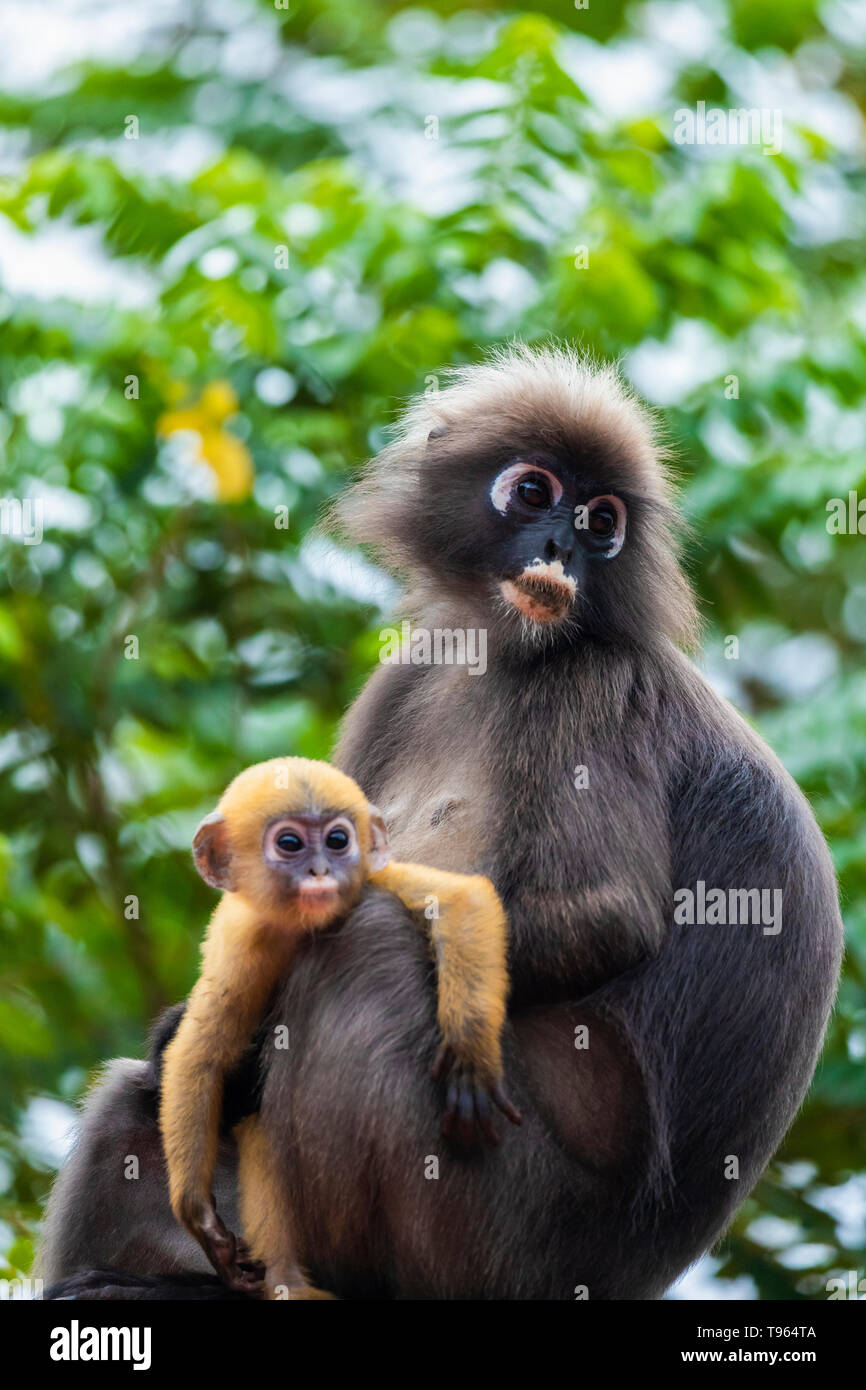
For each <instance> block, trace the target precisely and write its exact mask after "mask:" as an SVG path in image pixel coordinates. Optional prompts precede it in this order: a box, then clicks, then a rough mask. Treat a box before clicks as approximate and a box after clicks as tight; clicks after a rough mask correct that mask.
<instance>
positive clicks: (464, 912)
mask: <svg viewBox="0 0 866 1390" xmlns="http://www.w3.org/2000/svg"><path fill="white" fill-rule="evenodd" d="M371 881H372V882H373V883H375V884H377V885H378V886H380V887H383V888H387V889H388V890H389V891H390V892H392V893H395V894H396V895H397V897H399V898H400V899H401V900H402V901H403V902H404V903H405V904H406V906H407V907H409V908H410V909H411V910H412V911H415V912H424V914H425V916H426V918H427V920H428V921H429V923H430V928H429V930H430V939H431V942H432V945H433V948H434V951H435V954H436V966H437V976H438V1010H437V1013H438V1019H439V1027H440V1031H441V1034H442V1043H441V1046H440V1048H439V1052H438V1055H437V1057H436V1061H435V1063H434V1067H433V1076H434V1079H437V1080H438V1079H439V1078H444V1079H445V1080H446V1083H447V1084H446V1103H445V1111H444V1114H443V1117H442V1130H443V1133H444V1134H446V1135H447V1136H449V1137H454V1138H456V1139H458V1140H459V1141H460V1142H461V1143H464V1144H471V1143H473V1142H474V1140H475V1138H476V1133H477V1131H480V1132H481V1134H482V1136H483V1137H484V1139H486V1140H487V1142H488V1143H490V1144H496V1143H497V1142H498V1139H497V1135H496V1131H495V1129H494V1126H493V1115H492V1105H495V1106H497V1107H498V1108H499V1109H500V1110H501V1111H502V1113H503V1114H504V1115H505V1116H507V1118H508V1119H509V1120H510V1121H511V1123H512V1124H520V1120H521V1117H520V1114H519V1112H518V1111H517V1110H516V1109H515V1107H514V1106H513V1105H512V1103H511V1101H510V1100H509V1099H508V1097H507V1096H506V1094H505V1092H504V1090H503V1085H502V1026H503V1024H504V1022H505V1005H506V999H507V996H508V967H507V953H508V921H507V918H506V915H505V909H504V908H503V906H502V903H501V901H500V898H499V895H498V893H497V892H496V889H495V888H494V887H493V884H492V883H491V882H490V880H489V879H487V878H484V877H483V876H482V875H480V874H473V875H469V874H452V873H446V872H445V871H444V870H441V869H431V868H427V867H426V866H424V865H421V864H394V863H391V864H388V865H386V867H385V868H384V869H381V870H380V871H379V872H378V873H377V874H375V875H374V876H373V878H372V880H371Z"/></svg>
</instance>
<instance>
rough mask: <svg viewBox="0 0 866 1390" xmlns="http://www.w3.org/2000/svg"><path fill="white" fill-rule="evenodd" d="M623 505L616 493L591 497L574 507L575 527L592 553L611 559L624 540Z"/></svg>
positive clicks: (624, 515)
mask: <svg viewBox="0 0 866 1390" xmlns="http://www.w3.org/2000/svg"><path fill="white" fill-rule="evenodd" d="M626 516H627V513H626V506H625V503H624V502H623V501H622V500H621V499H620V498H619V497H613V496H607V497H593V499H592V501H591V502H585V503H583V504H581V505H580V506H577V507H575V509H574V525H575V529H576V531H577V532H578V534H579V535H580V537H581V538H582V540H583V543H584V546H585V548H586V549H587V550H588V551H589V552H590V554H591V555H595V556H597V557H598V558H599V559H601V560H612V559H613V557H614V556H615V555H618V554H619V552H620V551H621V550H622V547H623V542H624V541H625V528H626Z"/></svg>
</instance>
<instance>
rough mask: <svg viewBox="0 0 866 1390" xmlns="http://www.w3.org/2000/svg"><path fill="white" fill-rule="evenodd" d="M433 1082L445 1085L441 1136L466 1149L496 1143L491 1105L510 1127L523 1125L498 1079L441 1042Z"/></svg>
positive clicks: (484, 1068)
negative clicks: (475, 1145)
mask: <svg viewBox="0 0 866 1390" xmlns="http://www.w3.org/2000/svg"><path fill="white" fill-rule="evenodd" d="M431 1075H432V1077H433V1080H434V1081H442V1080H444V1081H445V1083H446V1092H445V1109H444V1110H443V1112H442V1133H443V1134H444V1135H445V1137H446V1139H454V1140H456V1142H457V1143H458V1144H462V1145H463V1146H464V1147H466V1148H470V1147H471V1146H472V1145H474V1144H477V1143H478V1142H479V1140H483V1141H484V1142H485V1143H487V1144H491V1145H496V1144H498V1143H499V1136H498V1134H497V1133H496V1130H495V1128H494V1125H493V1106H494V1105H495V1106H496V1107H497V1109H498V1110H501V1112H502V1114H503V1115H504V1116H505V1117H506V1119H508V1120H510V1121H511V1123H512V1124H513V1125H519V1124H522V1123H523V1116H522V1115H521V1113H520V1111H519V1110H518V1109H516V1107H515V1106H514V1105H512V1103H511V1101H510V1100H509V1099H508V1096H507V1095H506V1094H505V1091H504V1089H503V1086H502V1078H501V1076H498V1075H497V1076H493V1075H491V1073H490V1070H489V1068H486V1067H480V1066H479V1065H478V1064H477V1062H476V1061H475V1060H474V1059H471V1058H468V1057H463V1056H461V1055H460V1054H459V1053H458V1051H457V1050H456V1049H455V1048H454V1047H453V1046H451V1044H449V1043H442V1045H441V1047H440V1048H439V1051H438V1052H437V1054H436V1060H435V1061H434V1063H433V1070H432V1072H431Z"/></svg>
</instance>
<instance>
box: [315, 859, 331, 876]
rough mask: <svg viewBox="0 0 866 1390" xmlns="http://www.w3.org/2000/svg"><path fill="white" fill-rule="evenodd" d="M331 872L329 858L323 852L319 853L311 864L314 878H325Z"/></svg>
mask: <svg viewBox="0 0 866 1390" xmlns="http://www.w3.org/2000/svg"><path fill="white" fill-rule="evenodd" d="M329 872H330V870H329V867H328V861H327V859H326V858H325V856H324V855H323V854H317V855H316V857H315V859H314V860H313V862H312V863H311V865H310V873H311V874H312V875H313V877H314V878H324V877H325V875H326V874H328V873H329Z"/></svg>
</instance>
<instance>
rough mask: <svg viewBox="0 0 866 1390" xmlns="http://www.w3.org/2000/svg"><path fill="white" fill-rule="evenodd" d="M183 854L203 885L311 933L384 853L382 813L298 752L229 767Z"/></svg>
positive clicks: (353, 895)
mask: <svg viewBox="0 0 866 1390" xmlns="http://www.w3.org/2000/svg"><path fill="white" fill-rule="evenodd" d="M193 853H194V856H195V863H196V868H197V869H198V871H199V873H200V874H201V876H202V878H203V879H204V880H205V882H206V883H209V884H210V885H211V887H212V888H219V889H220V890H222V891H223V892H227V893H237V894H239V895H240V896H242V897H244V898H245V899H246V900H247V902H248V903H249V904H251V905H252V906H253V907H254V908H256V909H258V910H260V911H261V912H262V913H263V914H266V915H268V916H269V917H270V918H271V919H272V920H274V921H276V923H278V924H279V925H281V926H288V927H289V928H291V929H294V928H295V927H300V928H302V929H311V930H318V929H320V928H322V927H325V926H327V925H328V924H329V923H331V922H336V921H337V920H338V919H340V918H342V917H345V916H346V915H347V914H348V913H349V912H350V911H351V910H352V908H353V907H354V906H355V905H356V904H357V903H358V901H359V900H360V898H361V894H362V892H363V889H364V884H365V882H366V880H367V877H368V876H369V875H370V874H374V873H376V872H377V871H378V870H379V869H381V868H383V867H384V865H385V864H387V862H388V859H389V857H390V852H389V849H388V836H387V832H386V830H385V822H384V820H383V818H382V814H381V812H380V811H378V810H377V809H376V807H375V806H371V805H370V804H369V802H368V801H367V799H366V797H365V796H364V794H363V792H362V791H361V789H360V787H359V786H358V785H357V783H356V782H353V781H352V779H351V777H347V776H346V775H345V774H344V773H342V772H340V771H338V769H337V768H335V767H331V766H330V765H329V764H328V763H319V762H311V761H310V760H309V759H307V758H273V759H271V761H270V762H266V763H257V764H256V765H255V766H254V767H248V768H246V769H245V771H243V772H241V773H239V774H238V776H237V777H236V778H235V779H234V781H233V782H232V783H231V785H230V786H229V787H228V788H227V789H226V791H225V792H224V793H223V796H222V797H221V799H220V803H219V806H218V807H217V809H216V811H213V812H212V813H211V814H210V815H209V816H206V817H205V819H204V820H203V821H202V823H201V825H200V826H199V828H198V830H197V831H196V834H195V839H194V840H193Z"/></svg>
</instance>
